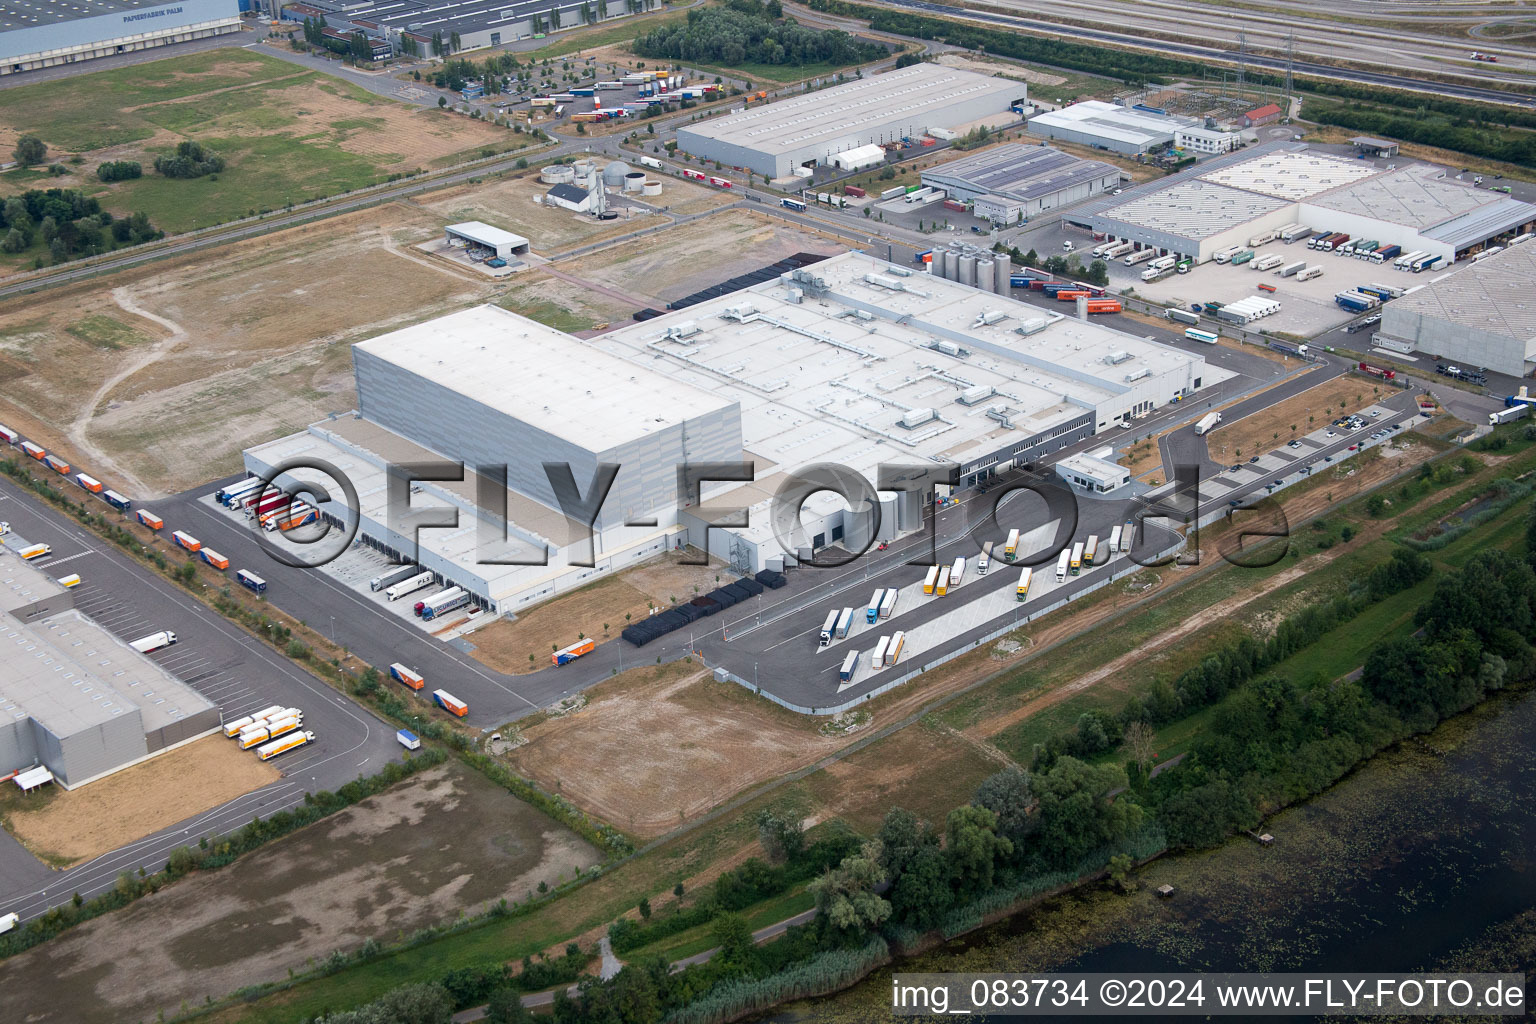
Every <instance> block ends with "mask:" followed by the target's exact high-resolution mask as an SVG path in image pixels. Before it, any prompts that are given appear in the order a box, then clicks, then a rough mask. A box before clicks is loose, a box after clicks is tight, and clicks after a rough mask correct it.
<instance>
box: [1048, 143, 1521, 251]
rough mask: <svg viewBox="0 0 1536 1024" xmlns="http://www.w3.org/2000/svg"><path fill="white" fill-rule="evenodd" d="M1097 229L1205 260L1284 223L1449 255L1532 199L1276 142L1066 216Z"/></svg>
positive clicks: (1508, 230) (1517, 220)
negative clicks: (1512, 196) (1515, 197)
mask: <svg viewBox="0 0 1536 1024" xmlns="http://www.w3.org/2000/svg"><path fill="white" fill-rule="evenodd" d="M1068 216H1069V219H1071V220H1072V221H1073V222H1074V223H1080V224H1081V225H1082V226H1083V227H1086V228H1088V229H1090V230H1092V231H1094V232H1100V233H1103V234H1104V235H1106V236H1107V237H1109V238H1113V239H1127V240H1129V241H1133V242H1136V243H1138V244H1140V245H1141V246H1144V247H1145V246H1150V247H1152V248H1155V249H1157V250H1159V251H1160V252H1163V253H1177V254H1179V255H1182V256H1192V257H1194V258H1195V260H1196V262H1205V261H1206V260H1209V259H1210V258H1211V257H1212V255H1214V254H1215V253H1216V252H1218V251H1220V250H1222V249H1225V248H1228V247H1230V246H1234V245H1237V246H1241V245H1245V244H1246V243H1247V241H1248V239H1249V238H1252V237H1255V236H1258V235H1261V234H1263V233H1264V232H1266V231H1269V230H1272V229H1278V228H1282V227H1285V226H1287V225H1290V224H1304V225H1306V226H1307V227H1309V228H1312V229H1313V230H1315V231H1334V232H1340V231H1342V232H1347V233H1348V234H1350V235H1351V236H1352V237H1355V238H1361V239H1366V238H1369V239H1375V240H1376V241H1378V242H1380V243H1381V244H1382V245H1400V246H1402V249H1403V251H1404V252H1413V251H1423V252H1425V253H1430V254H1434V255H1437V256H1441V257H1442V258H1443V259H1445V260H1446V261H1447V262H1449V261H1451V260H1454V259H1457V258H1460V257H1461V256H1464V255H1467V254H1470V253H1475V252H1477V251H1479V250H1480V249H1481V248H1482V247H1483V246H1485V245H1488V244H1490V243H1493V242H1497V241H1499V240H1503V239H1508V238H1510V237H1513V236H1515V235H1518V234H1520V233H1523V232H1525V231H1528V230H1530V229H1531V227H1532V226H1533V225H1536V206H1533V205H1531V204H1530V203H1524V202H1521V201H1519V200H1517V199H1511V198H1509V197H1508V196H1504V195H1500V194H1498V193H1496V192H1490V191H1488V190H1486V189H1479V188H1474V187H1473V186H1472V184H1471V183H1470V182H1461V181H1457V180H1455V179H1454V178H1452V177H1451V176H1449V175H1448V174H1447V172H1446V170H1445V169H1444V168H1442V167H1436V166H1432V165H1428V164H1408V165H1406V166H1397V165H1395V164H1391V165H1388V164H1381V165H1378V164H1376V163H1371V162H1367V161H1363V160H1350V159H1345V158H1343V157H1338V156H1333V155H1330V154H1327V153H1320V152H1315V151H1312V150H1309V149H1308V148H1307V146H1306V145H1305V144H1303V143H1297V142H1275V143H1269V144H1267V145H1263V146H1259V147H1256V148H1253V149H1249V150H1245V151H1242V152H1238V153H1233V154H1229V155H1228V156H1225V157H1218V158H1216V159H1214V160H1211V161H1209V162H1208V163H1205V164H1202V165H1200V166H1198V167H1195V168H1191V169H1190V170H1188V171H1185V172H1183V173H1180V174H1175V175H1171V176H1169V177H1167V178H1162V179H1159V180H1157V181H1153V182H1148V183H1146V184H1144V185H1140V186H1137V187H1136V188H1134V189H1127V190H1126V192H1125V194H1124V195H1121V196H1113V197H1106V198H1102V199H1098V200H1096V201H1094V202H1091V203H1088V204H1087V205H1085V206H1082V207H1079V208H1077V209H1074V210H1073V211H1072V212H1071V214H1069V215H1068Z"/></svg>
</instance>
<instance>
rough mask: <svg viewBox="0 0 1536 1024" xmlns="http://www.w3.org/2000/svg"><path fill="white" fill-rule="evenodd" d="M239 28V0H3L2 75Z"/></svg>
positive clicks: (0, 13) (0, 20)
mask: <svg viewBox="0 0 1536 1024" xmlns="http://www.w3.org/2000/svg"><path fill="white" fill-rule="evenodd" d="M238 31H240V5H239V3H238V2H237V0H176V2H175V3H152V2H146V0H79V2H78V3H75V2H72V0H0V75H12V74H15V73H17V72H19V71H32V70H35V69H36V68H46V67H52V66H53V65H55V64H73V63H75V62H76V61H82V60H90V59H91V58H93V57H107V56H111V55H113V54H119V53H130V52H132V51H134V50H146V49H150V48H152V47H156V46H165V45H167V44H169V43H181V42H186V41H187V40H189V39H203V38H206V37H208V36H217V35H224V34H226V33H229V32H238Z"/></svg>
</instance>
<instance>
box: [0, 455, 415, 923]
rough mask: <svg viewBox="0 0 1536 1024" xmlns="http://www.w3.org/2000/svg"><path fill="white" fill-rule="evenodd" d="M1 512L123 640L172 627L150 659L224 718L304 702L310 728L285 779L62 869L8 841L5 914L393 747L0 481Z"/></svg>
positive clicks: (89, 883) (234, 630)
mask: <svg viewBox="0 0 1536 1024" xmlns="http://www.w3.org/2000/svg"><path fill="white" fill-rule="evenodd" d="M103 507H105V506H103ZM0 519H4V520H7V521H9V522H10V524H11V530H12V532H13V533H15V534H16V535H17V537H18V538H25V539H26V540H28V541H30V542H43V543H47V544H49V545H50V546H51V547H52V548H53V553H52V555H51V556H49V557H48V558H46V559H43V560H40V561H39V562H38V563H37V564H38V565H39V567H40V568H42V569H44V570H45V571H49V572H52V571H53V570H54V569H55V568H57V570H58V575H63V574H64V573H65V572H73V573H78V574H79V575H80V577H81V579H82V582H81V583H80V585H79V586H77V587H76V588H75V602H76V607H77V608H79V609H80V611H81V612H82V613H83V614H85V615H87V616H89V617H90V618H91V619H93V620H95V621H96V622H98V623H100V624H101V625H102V626H103V627H104V628H106V629H107V630H109V631H110V632H111V633H112V634H113V635H115V636H117V637H118V638H120V639H122V640H124V641H129V640H134V639H137V638H138V637H141V636H144V635H146V634H148V633H152V632H155V631H157V630H161V629H168V630H171V631H173V632H175V633H176V635H177V643H176V645H175V646H173V647H170V648H167V649H164V650H162V651H159V652H157V653H155V654H154V655H152V657H153V658H154V660H155V661H156V662H158V663H159V664H160V665H161V666H162V667H164V668H166V669H168V670H170V672H171V673H172V674H174V675H175V676H176V677H177V678H178V679H181V680H182V681H183V682H185V683H187V684H188V685H190V686H192V687H193V688H194V689H196V690H197V691H198V692H199V693H201V694H203V695H204V696H205V697H207V698H208V699H209V700H211V701H213V702H214V703H216V704H217V705H218V706H219V710H220V713H221V715H223V717H224V719H225V720H226V721H228V720H230V719H231V718H232V717H234V718H238V717H240V716H241V715H243V714H245V713H248V712H250V711H254V710H258V709H259V708H261V707H264V706H267V705H269V704H283V705H285V706H289V707H298V708H301V709H302V710H303V711H304V716H305V722H304V727H305V729H307V730H309V731H311V732H313V733H314V734H315V742H314V743H313V744H310V745H307V746H305V747H303V748H300V749H299V750H296V751H294V752H292V753H290V754H286V755H284V756H283V757H282V758H281V759H279V760H278V761H275V762H273V763H274V764H275V765H276V766H277V767H278V768H279V769H281V771H282V772H283V775H284V777H283V778H282V779H281V780H279V781H278V782H275V783H272V784H271V785H269V786H267V787H265V788H263V789H260V790H257V791H256V792H254V793H250V794H247V795H246V796H244V797H241V798H240V799H238V800H236V801H233V802H232V803H231V804H228V805H225V806H224V807H221V808H218V809H216V810H214V811H211V812H208V813H207V814H204V815H202V816H200V817H199V818H198V819H197V820H196V821H195V822H183V823H181V824H179V825H176V826H173V827H172V828H170V829H166V830H164V831H163V832H160V833H157V834H156V835H154V836H151V837H149V838H146V839H143V840H140V841H139V842H137V843H134V844H132V845H131V846H129V847H125V848H123V849H121V850H118V851H115V852H114V853H110V854H106V855H105V856H103V857H100V858H97V859H96V860H95V861H92V862H90V863H88V864H84V865H81V866H79V867H76V868H73V869H71V870H69V871H65V872H53V871H47V872H46V874H43V875H39V874H38V873H37V872H36V871H34V870H32V868H31V865H37V864H38V862H37V861H36V860H35V859H33V858H32V856H31V854H29V853H27V852H26V851H25V850H23V849H22V848H21V847H20V846H19V845H16V844H15V843H14V842H3V843H0V887H3V889H0V913H4V912H9V911H12V910H14V911H17V912H18V913H20V914H21V915H22V916H23V917H24V918H26V917H31V916H35V915H36V914H38V913H41V912H42V911H43V910H46V909H47V908H48V907H50V906H52V905H54V904H56V903H58V902H61V901H62V900H65V899H68V898H69V897H70V895H71V894H72V893H74V892H76V891H78V892H80V894H81V895H83V896H87V897H89V896H91V895H93V894H95V893H97V892H100V891H102V890H104V889H107V888H110V887H111V885H112V883H113V881H114V880H115V878H116V877H117V875H118V874H119V873H120V872H122V871H124V870H137V869H138V868H139V867H141V866H142V867H144V868H145V869H146V870H157V869H158V868H159V867H161V866H162V865H163V864H164V862H165V858H166V856H167V855H168V854H169V853H170V851H171V850H172V849H174V848H175V847H177V846H180V845H183V844H184V843H185V842H187V841H188V839H189V838H190V839H191V840H192V841H195V840H196V838H197V837H199V836H202V835H206V834H209V833H218V832H224V831H229V830H231V829H234V828H237V827H239V826H240V825H242V824H244V823H245V822H247V821H250V820H251V818H252V817H253V816H255V815H263V816H265V815H269V814H272V813H274V812H276V811H279V810H282V809H284V808H287V807H292V806H294V805H296V804H298V803H300V802H302V801H303V799H304V794H305V792H311V791H317V790H322V789H330V790H334V789H336V788H338V787H340V786H341V785H342V784H344V783H346V782H349V781H351V780H352V779H355V778H357V777H358V776H360V775H369V774H372V773H374V772H376V771H378V770H379V769H380V768H382V767H383V765H384V762H385V761H387V760H390V759H392V758H395V757H398V756H399V755H400V753H401V748H400V746H399V744H398V743H397V742H396V740H395V738H394V736H395V731H396V730H395V727H394V726H391V725H389V724H387V723H385V722H383V721H382V720H380V719H379V718H377V717H375V716H374V715H373V714H372V713H370V712H368V711H366V710H365V709H363V708H361V707H359V706H358V705H356V704H354V703H353V702H352V701H351V700H348V699H347V698H345V697H343V696H342V695H340V694H338V693H337V692H336V691H334V690H332V689H331V688H330V687H328V686H326V685H325V684H323V683H321V682H320V681H319V680H317V679H315V678H314V677H313V676H310V675H309V674H308V673H307V672H304V671H302V670H300V669H298V668H296V667H294V666H293V665H292V664H291V663H290V662H289V661H288V659H287V658H285V657H284V656H283V655H282V654H280V653H278V652H277V651H275V650H274V649H272V648H271V647H270V646H269V645H267V644H264V643H262V642H261V641H258V640H256V639H254V638H253V637H251V636H249V635H248V634H246V633H245V632H244V631H242V630H241V629H239V628H238V627H236V626H234V625H233V624H231V623H229V622H228V621H226V620H225V619H224V618H223V617H222V616H221V615H219V614H218V613H217V612H214V611H213V610H211V609H209V608H207V607H206V606H204V605H203V604H202V603H201V602H199V601H197V600H196V599H194V598H193V597H192V596H191V595H189V594H187V593H186V592H185V591H183V590H181V589H180V588H179V587H177V586H176V585H175V584H172V583H171V582H170V581H168V580H165V579H163V578H162V577H160V576H159V575H157V574H155V573H153V572H150V571H148V570H146V569H144V568H142V567H140V566H139V565H138V563H136V562H135V561H133V560H132V559H131V558H130V557H129V556H128V555H127V554H126V553H124V552H122V551H121V550H119V549H117V548H116V547H115V546H112V545H109V544H107V543H106V542H105V541H103V540H102V539H101V538H99V537H97V536H95V535H94V534H91V533H88V532H86V531H85V530H84V529H82V528H81V527H79V526H78V525H77V524H75V523H73V522H71V521H70V520H68V519H65V518H63V517H62V516H60V515H59V514H57V513H56V512H54V510H53V509H52V508H50V507H47V506H44V505H41V504H40V503H39V502H37V501H36V500H34V499H33V498H32V497H31V495H29V494H26V493H25V492H23V491H22V490H21V489H20V488H18V487H17V486H16V485H15V484H14V483H12V482H11V481H9V480H6V479H0ZM171 528H173V527H170V526H169V525H168V528H167V532H169V529H171ZM8 539H9V538H8ZM165 543H168V542H165ZM18 858H25V862H23V861H21V860H19V859H18ZM38 866H40V865H38ZM45 870H46V869H45Z"/></svg>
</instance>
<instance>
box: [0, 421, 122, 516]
mask: <svg viewBox="0 0 1536 1024" xmlns="http://www.w3.org/2000/svg"><path fill="white" fill-rule="evenodd" d="M0 441H4V442H5V443H6V444H8V445H11V446H12V447H14V448H19V449H21V451H22V453H23V454H25V455H28V456H30V457H31V458H33V459H36V460H37V461H38V462H41V463H42V464H43V465H45V466H47V467H48V468H49V469H51V470H53V471H54V472H55V473H58V474H59V475H60V476H65V477H70V476H71V472H72V470H73V469H74V467H73V466H71V465H70V464H69V463H68V462H65V461H64V460H63V459H61V458H59V457H58V456H57V455H53V454H50V453H49V452H48V450H47V449H45V448H43V447H42V446H41V445H36V444H33V443H32V442H31V441H26V440H23V439H22V436H21V434H20V433H18V432H17V431H15V430H12V429H11V428H10V427H8V426H6V425H5V424H3V423H0ZM71 479H73V480H74V482H75V483H76V484H77V485H78V486H79V487H80V488H81V489H82V490H86V491H89V492H90V493H92V494H94V495H96V496H97V497H99V498H101V500H102V501H105V502H106V503H107V504H108V505H111V506H112V507H113V508H115V509H117V510H118V511H120V512H127V511H129V510H130V509H131V508H133V502H131V501H129V500H128V499H127V498H125V497H123V496H122V495H121V494H119V493H117V492H116V491H114V490H110V489H108V488H106V487H104V486H102V483H101V481H100V480H98V479H96V478H95V477H93V476H91V475H90V474H89V473H74V474H73V476H72V477H71Z"/></svg>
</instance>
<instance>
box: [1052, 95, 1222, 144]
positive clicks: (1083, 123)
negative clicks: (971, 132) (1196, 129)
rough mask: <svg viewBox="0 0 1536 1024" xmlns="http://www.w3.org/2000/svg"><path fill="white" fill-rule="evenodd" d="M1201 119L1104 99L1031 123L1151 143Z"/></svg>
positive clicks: (1106, 137)
mask: <svg viewBox="0 0 1536 1024" xmlns="http://www.w3.org/2000/svg"><path fill="white" fill-rule="evenodd" d="M1197 123H1198V122H1196V121H1194V120H1192V119H1190V118H1187V117H1174V116H1169V115H1164V114H1154V113H1152V112H1150V111H1146V110H1132V109H1130V108H1129V107H1122V106H1119V105H1118V104H1115V103H1105V102H1103V101H1102V100H1084V101H1083V102H1081V103H1074V104H1072V105H1071V106H1068V107H1062V108H1061V109H1060V110H1051V111H1047V112H1045V113H1043V114H1037V115H1035V116H1034V117H1032V118H1030V119H1029V124H1030V127H1031V128H1033V127H1034V126H1035V125H1037V124H1040V125H1046V126H1048V127H1051V128H1065V129H1070V130H1074V131H1080V132H1087V133H1090V134H1093V135H1097V136H1099V137H1100V138H1104V139H1113V140H1115V141H1117V142H1129V143H1134V144H1136V145H1148V144H1151V143H1155V142H1157V141H1158V140H1160V139H1170V138H1172V137H1173V133H1174V132H1176V131H1179V130H1180V129H1183V128H1190V127H1193V126H1194V125H1196V124H1197Z"/></svg>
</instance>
